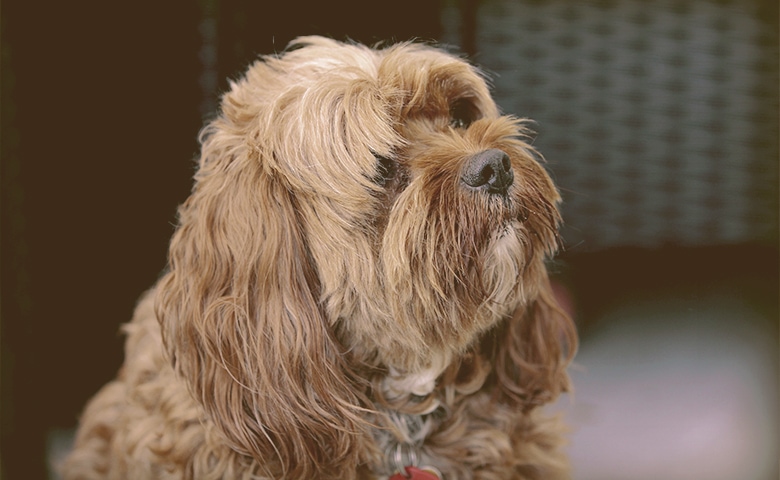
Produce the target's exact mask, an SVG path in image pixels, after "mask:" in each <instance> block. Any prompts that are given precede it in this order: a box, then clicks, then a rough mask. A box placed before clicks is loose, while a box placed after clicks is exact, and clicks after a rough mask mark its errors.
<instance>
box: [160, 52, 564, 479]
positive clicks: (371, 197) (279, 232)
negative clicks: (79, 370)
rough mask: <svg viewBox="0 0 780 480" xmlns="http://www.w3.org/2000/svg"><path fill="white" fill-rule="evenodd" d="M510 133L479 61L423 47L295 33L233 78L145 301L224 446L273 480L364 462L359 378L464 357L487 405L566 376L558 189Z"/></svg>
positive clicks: (555, 384)
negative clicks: (487, 393) (152, 305)
mask: <svg viewBox="0 0 780 480" xmlns="http://www.w3.org/2000/svg"><path fill="white" fill-rule="evenodd" d="M525 134H526V130H525V127H524V125H523V122H522V121H521V120H518V119H515V118H511V117H507V116H501V115H500V114H499V112H498V109H497V107H496V106H495V104H494V102H493V100H492V99H491V97H490V94H489V92H488V88H487V86H486V84H485V81H484V79H483V78H482V77H481V75H480V74H479V72H478V71H476V70H475V69H474V68H473V67H471V66H469V65H468V64H467V63H465V62H464V61H462V60H460V59H458V58H456V57H453V56H451V55H448V54H446V53H443V52H441V51H439V50H436V49H433V48H430V47H426V46H422V45H415V44H400V45H396V46H392V47H388V48H385V49H382V50H373V49H369V48H367V47H363V46H358V45H349V44H342V43H338V42H335V41H331V40H327V39H323V38H315V37H308V38H303V39H300V40H299V41H298V42H297V43H296V44H295V45H294V46H293V48H291V49H290V50H289V51H288V52H286V53H284V54H283V55H281V56H278V57H270V58H265V59H263V60H261V61H258V62H257V63H255V64H254V65H253V66H251V67H250V69H249V70H248V71H247V73H246V75H245V76H244V77H243V78H242V79H241V80H239V81H237V82H236V83H234V84H233V85H232V88H231V90H230V91H229V92H228V93H226V94H225V96H224V97H223V100H222V110H221V115H220V116H219V117H218V118H217V119H215V120H214V121H213V122H211V124H210V125H209V126H207V127H206V128H205V129H204V132H203V134H202V139H201V140H202V155H201V160H200V165H199V169H198V172H197V174H196V177H195V186H194V188H193V192H192V195H191V196H190V198H189V199H188V200H187V201H186V203H185V204H184V205H183V206H182V207H181V209H180V225H179V227H178V229H177V232H176V234H175V235H174V238H173V240H172V242H171V248H170V266H169V267H170V270H169V272H168V273H167V274H166V276H165V277H164V278H163V279H162V281H161V283H160V286H159V292H158V314H159V317H160V321H161V325H162V327H163V334H164V338H165V343H166V348H167V350H168V353H169V354H170V355H171V358H172V360H173V362H174V365H175V367H176V368H177V370H178V371H179V372H180V374H181V375H182V376H183V378H184V379H185V380H186V381H187V382H188V383H189V385H190V388H191V389H192V391H193V394H194V395H195V396H196V398H197V399H198V400H199V401H200V402H201V403H202V405H203V406H204V408H205V411H206V413H207V414H208V415H209V416H210V418H211V419H212V420H213V421H214V422H215V423H216V425H217V426H218V427H219V428H220V430H221V431H222V432H223V434H224V435H225V437H226V438H227V439H228V440H229V441H230V443H231V445H232V447H233V448H234V449H236V450H237V451H239V452H241V453H245V454H247V455H251V456H254V457H255V458H258V459H262V460H263V461H264V462H266V463H268V464H269V465H273V464H275V462H274V461H270V462H269V459H272V458H276V459H278V464H276V467H272V466H269V468H278V469H280V471H285V472H286V473H287V474H288V475H289V476H290V477H296V476H303V477H306V476H307V474H310V473H312V472H314V471H315V470H314V469H315V468H316V469H317V471H318V472H319V473H318V475H320V476H323V475H324V476H327V474H328V472H334V473H335V472H337V471H338V470H339V469H340V468H341V467H343V466H344V465H346V464H348V463H352V464H356V463H367V462H370V461H371V459H370V458H369V457H370V455H371V449H370V448H368V447H366V446H365V445H364V444H365V443H366V441H365V438H364V437H363V435H365V432H366V431H367V428H368V425H367V423H366V420H365V419H366V418H367V415H365V413H366V412H369V411H370V410H371V408H372V395H371V393H370V392H371V388H372V387H371V385H369V382H368V381H367V379H370V378H372V377H376V376H378V375H379V376H381V375H382V374H383V373H387V372H390V371H392V372H394V374H396V375H403V374H404V373H410V374H413V373H415V372H419V371H421V370H425V369H430V368H432V365H433V364H436V363H441V361H442V359H448V360H449V359H454V358H457V357H458V356H459V355H461V354H463V353H465V352H466V351H468V350H469V349H471V350H473V349H482V350H484V351H487V352H488V354H487V356H488V357H489V358H490V361H491V362H492V363H493V369H494V370H495V373H493V374H491V375H492V377H491V378H492V379H493V380H492V385H493V388H495V390H496V395H495V397H496V401H507V402H517V403H525V404H529V405H530V404H534V403H535V402H538V401H539V399H540V398H549V397H552V396H554V395H555V394H557V392H559V391H560V390H561V389H562V388H564V387H565V383H566V377H565V373H564V371H563V367H564V364H565V359H564V358H562V357H564V356H565V353H564V351H565V350H566V347H565V346H564V345H562V343H565V341H566V340H567V339H568V340H571V338H572V334H571V325H570V323H569V321H568V319H567V318H565V316H563V315H560V314H558V313H556V312H557V310H556V309H555V307H554V302H553V301H552V295H550V292H549V283H548V280H547V274H546V270H545V266H544V261H545V258H546V257H547V256H548V255H550V254H551V253H553V251H554V250H555V248H556V243H557V233H556V232H557V226H558V222H559V215H558V211H557V208H556V204H557V202H558V200H559V197H558V194H557V192H556V189H555V188H554V186H553V184H552V182H551V181H550V179H549V177H548V176H547V174H546V173H545V171H544V169H543V168H542V167H541V166H540V165H539V163H538V161H537V155H536V154H535V152H534V151H533V149H532V148H531V147H530V146H529V145H528V144H526V143H525V142H524V138H525ZM488 337H489V338H492V339H493V340H492V341H486V340H485V339H486V338H488ZM485 344H490V345H489V346H488V347H484V345H485ZM478 345H482V347H479V346H478ZM445 363H446V362H445ZM399 372H400V373H399ZM356 445H361V446H360V447H359V448H358V447H356Z"/></svg>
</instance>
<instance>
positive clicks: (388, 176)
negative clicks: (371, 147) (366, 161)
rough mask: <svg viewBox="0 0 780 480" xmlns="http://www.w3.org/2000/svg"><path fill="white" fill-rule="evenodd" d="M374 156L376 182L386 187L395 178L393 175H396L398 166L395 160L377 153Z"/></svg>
mask: <svg viewBox="0 0 780 480" xmlns="http://www.w3.org/2000/svg"><path fill="white" fill-rule="evenodd" d="M374 157H375V158H376V175H375V176H374V183H376V184H377V185H379V186H381V187H384V186H385V185H387V183H388V182H389V181H390V180H392V179H393V177H395V174H396V171H397V170H398V167H397V165H396V164H395V161H393V160H392V159H390V158H387V157H383V156H382V155H377V154H374Z"/></svg>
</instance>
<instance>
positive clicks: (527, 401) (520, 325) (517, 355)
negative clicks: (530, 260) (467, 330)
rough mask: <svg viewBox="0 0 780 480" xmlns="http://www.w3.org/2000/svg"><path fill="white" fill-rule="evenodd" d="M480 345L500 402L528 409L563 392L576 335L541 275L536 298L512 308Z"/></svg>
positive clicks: (568, 385) (546, 279) (548, 284)
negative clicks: (491, 363)
mask: <svg viewBox="0 0 780 480" xmlns="http://www.w3.org/2000/svg"><path fill="white" fill-rule="evenodd" d="M485 341H486V343H485V344H484V345H483V349H485V350H487V351H488V356H489V357H492V358H493V361H494V365H495V368H494V372H493V373H492V375H493V381H492V383H493V384H494V393H495V394H496V396H497V397H498V398H499V399H500V401H502V402H508V403H510V404H512V405H517V406H518V407H520V408H522V409H523V410H524V411H529V410H531V409H533V408H534V407H536V406H539V405H542V404H545V403H548V402H550V401H552V400H554V399H555V398H557V397H558V395H559V394H560V393H561V392H565V391H568V390H569V388H570V384H569V376H568V374H567V373H566V368H567V367H568V365H569V363H570V362H571V360H572V359H573V357H574V354H575V353H576V350H577V332H576V327H575V325H574V322H573V321H572V319H571V318H570V316H569V315H568V314H567V313H566V312H565V311H564V310H563V309H562V308H561V307H560V306H559V304H558V302H557V300H556V298H555V294H554V293H553V290H552V288H551V286H550V282H549V279H548V278H547V275H546V274H545V275H544V281H543V282H542V286H541V289H540V292H539V295H538V297H537V298H536V300H534V301H532V302H531V303H530V304H529V305H527V306H526V307H525V308H520V309H518V310H517V311H516V312H515V313H514V315H512V316H511V317H510V318H507V319H506V321H505V322H503V323H502V324H500V325H499V326H498V328H497V329H496V330H495V331H494V332H493V334H492V335H488V337H486V339H485Z"/></svg>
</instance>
